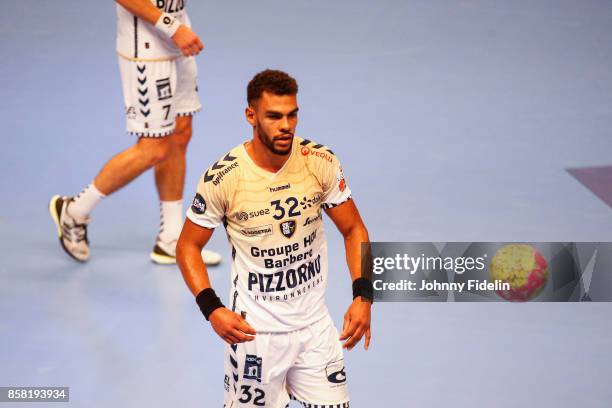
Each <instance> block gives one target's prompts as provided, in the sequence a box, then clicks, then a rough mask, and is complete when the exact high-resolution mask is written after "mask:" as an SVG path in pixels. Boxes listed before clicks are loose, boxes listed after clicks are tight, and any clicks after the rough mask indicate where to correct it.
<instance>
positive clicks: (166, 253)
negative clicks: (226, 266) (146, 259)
mask: <svg viewBox="0 0 612 408" xmlns="http://www.w3.org/2000/svg"><path fill="white" fill-rule="evenodd" d="M149 256H150V258H151V260H152V261H153V262H155V263H156V264H160V265H171V264H175V263H176V241H171V242H169V243H168V242H163V241H161V240H160V239H159V237H157V239H156V242H155V246H154V247H153V251H152V252H151V254H150V255H149ZM202 259H203V260H204V263H205V264H206V265H210V266H213V265H218V264H220V263H221V255H219V254H218V253H216V252H214V251H209V250H208V249H203V250H202Z"/></svg>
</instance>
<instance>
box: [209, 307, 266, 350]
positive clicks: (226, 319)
mask: <svg viewBox="0 0 612 408" xmlns="http://www.w3.org/2000/svg"><path fill="white" fill-rule="evenodd" d="M208 320H209V321H210V324H211V325H212V327H213V329H214V330H215V332H217V334H218V335H219V337H221V338H222V339H223V340H225V342H226V343H228V344H237V343H244V342H245V341H253V340H255V337H254V336H255V329H253V328H252V327H251V326H250V325H249V324H248V323H247V322H246V320H244V319H243V318H242V316H240V315H239V314H236V313H234V312H232V311H231V310H229V309H226V308H224V307H220V308H218V309H216V310H215V311H213V312H212V313H211V314H210V316H208Z"/></svg>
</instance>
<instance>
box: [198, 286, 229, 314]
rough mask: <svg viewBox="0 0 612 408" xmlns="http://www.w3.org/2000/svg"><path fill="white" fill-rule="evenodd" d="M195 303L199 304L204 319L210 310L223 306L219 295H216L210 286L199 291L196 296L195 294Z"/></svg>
mask: <svg viewBox="0 0 612 408" xmlns="http://www.w3.org/2000/svg"><path fill="white" fill-rule="evenodd" d="M196 303H197V304H198V306H200V310H201V311H202V314H203V315H204V317H205V318H206V320H208V317H209V316H210V314H211V313H212V312H214V311H215V310H217V309H219V308H220V307H225V306H223V303H221V299H219V296H217V294H216V293H215V291H214V290H213V289H212V288H206V289H204V290H203V291H201V292H200V293H199V294H198V296H196Z"/></svg>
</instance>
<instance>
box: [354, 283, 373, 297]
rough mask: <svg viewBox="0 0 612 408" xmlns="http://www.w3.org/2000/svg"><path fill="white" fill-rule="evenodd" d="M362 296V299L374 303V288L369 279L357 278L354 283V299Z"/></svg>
mask: <svg viewBox="0 0 612 408" xmlns="http://www.w3.org/2000/svg"><path fill="white" fill-rule="evenodd" d="M358 296H361V298H362V299H364V300H368V301H370V303H374V287H373V286H372V281H371V280H369V279H367V278H357V279H355V280H354V281H353V299H355V298H356V297H358Z"/></svg>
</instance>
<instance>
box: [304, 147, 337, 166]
mask: <svg viewBox="0 0 612 408" xmlns="http://www.w3.org/2000/svg"><path fill="white" fill-rule="evenodd" d="M300 151H301V152H302V156H309V155H310V156H317V157H320V158H322V159H324V160H327V161H328V162H330V163H331V162H332V161H333V159H332V157H331V154H328V153H326V152H322V151H319V150H314V149H311V148H310V147H308V146H302V148H301V149H300Z"/></svg>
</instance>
